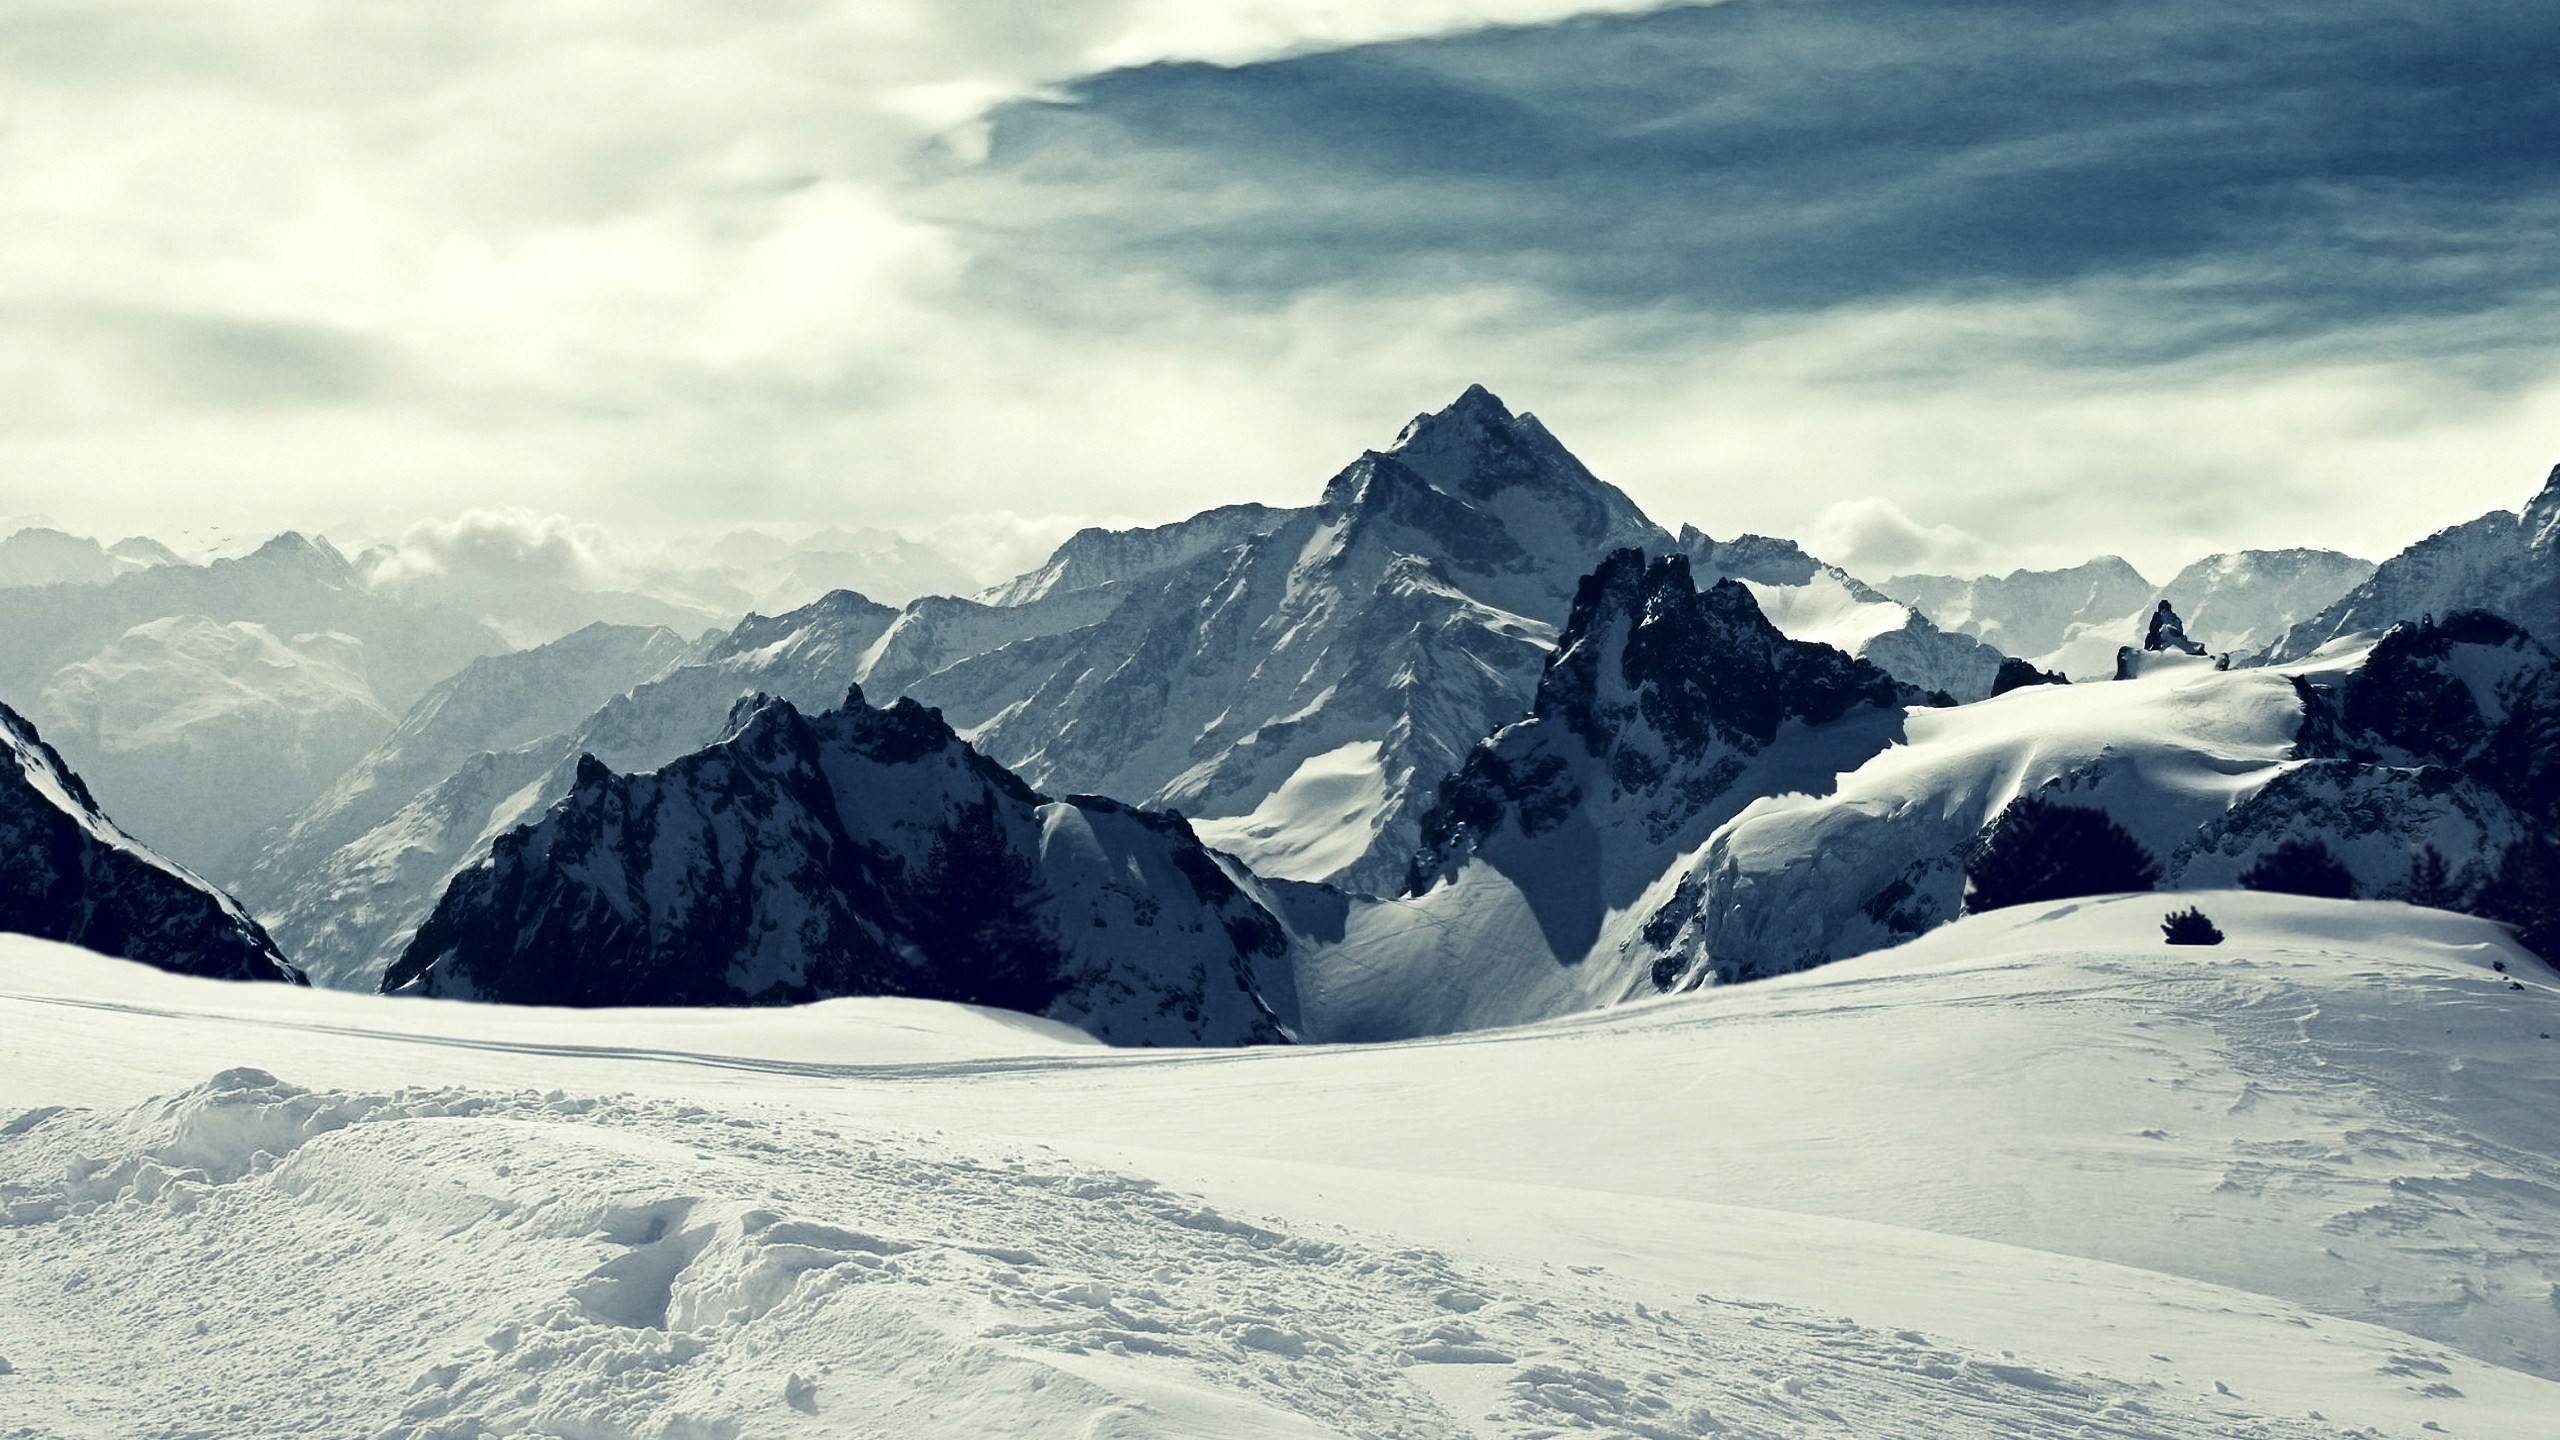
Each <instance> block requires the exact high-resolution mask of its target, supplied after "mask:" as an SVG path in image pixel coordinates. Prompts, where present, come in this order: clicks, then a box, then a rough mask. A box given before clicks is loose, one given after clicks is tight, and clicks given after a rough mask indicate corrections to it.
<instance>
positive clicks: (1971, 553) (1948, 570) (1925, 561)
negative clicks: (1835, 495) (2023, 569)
mask: <svg viewBox="0 0 2560 1440" xmlns="http://www.w3.org/2000/svg"><path fill="white" fill-rule="evenodd" d="M1802 539H1803V543H1804V545H1805V547H1806V548H1807V549H1809V550H1811V551H1812V552H1813V553H1814V554H1815V555H1818V556H1820V557H1821V558H1823V559H1824V560H1827V561H1829V562H1831V563H1832V564H1834V565H1837V566H1840V567H1841V568H1842V569H1844V570H1847V571H1848V572H1849V573H1851V574H1853V575H1857V576H1860V577H1862V578H1866V579H1871V580H1882V579H1885V578H1887V577H1890V576H1894V575H1907V574H1910V573H1912V572H1914V571H1928V572H1931V573H1934V574H1953V575H1962V576H1967V577H1970V576H1972V575H1975V574H1977V573H1979V572H1980V571H1981V568H1982V567H1983V565H1984V564H1985V563H1986V562H1987V561H1988V558H1989V556H1990V555H1991V553H1992V552H1991V546H1990V544H1989V543H1988V542H1986V541H1984V540H1983V538H1982V537H1981V536H1979V535H1974V534H1970V533H1968V532H1966V531H1963V530H1959V529H1957V528H1956V527H1955V526H1953V525H1923V524H1921V523H1920V522H1919V521H1917V520H1914V519H1912V518H1911V517H1910V516H1908V515H1906V514H1904V513H1903V512H1902V507H1901V506H1899V505H1896V504H1894V503H1893V502H1892V501H1890V500H1887V499H1886V498H1884V497H1883V496H1881V495H1864V496H1860V497H1859V498H1857V499H1855V500H1834V501H1833V502H1831V503H1830V504H1828V505H1825V506H1823V507H1822V509H1821V511H1820V512H1819V513H1817V514H1816V515H1815V516H1814V517H1813V522H1812V523H1811V524H1809V525H1807V526H1806V527H1805V531H1804V535H1803V537H1802Z"/></svg>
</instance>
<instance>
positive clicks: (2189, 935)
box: [2160, 907, 2222, 945]
mask: <svg viewBox="0 0 2560 1440" xmlns="http://www.w3.org/2000/svg"><path fill="white" fill-rule="evenodd" d="M2160 933H2161V934H2163V935H2165V936H2167V937H2169V943H2170V944H2172V945H2219V944H2221V943H2222V931H2221V930H2219V929H2217V928H2215V926H2214V923H2213V922H2212V921H2211V920H2209V919H2207V918H2205V913H2204V912H2203V911H2202V910H2198V909H2195V908H2193V907H2189V908H2187V909H2185V910H2172V911H2170V912H2169V918H2167V919H2166V920H2163V921H2161V922H2160Z"/></svg>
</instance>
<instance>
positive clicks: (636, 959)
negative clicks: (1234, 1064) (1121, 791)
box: [383, 690, 1288, 1044]
mask: <svg viewBox="0 0 2560 1440" xmlns="http://www.w3.org/2000/svg"><path fill="white" fill-rule="evenodd" d="M1287 951H1288V944H1287V938H1286V935H1285V933H1284V932H1283V931H1282V929H1281V927H1280V925H1279V924H1278V923H1277V922H1276V921H1275V920H1274V919H1273V918H1272V916H1271V915H1270V914H1268V913H1267V912H1265V911H1264V910H1262V909H1261V908H1260V907H1259V906H1257V905H1255V904H1254V903H1253V901H1252V900H1250V899H1249V898H1247V896H1246V895H1245V894H1244V892H1242V891H1241V890H1239V889H1238V888H1237V886H1236V884H1235V883H1234V882H1233V881H1232V880H1231V879H1230V878H1229V877H1228V876H1227V874H1226V873H1225V872H1224V871H1223V870H1222V869H1221V868H1220V867H1219V864H1218V862H1217V861H1216V860H1215V859H1214V858H1213V857H1212V856H1211V854H1210V852H1209V851H1208V850H1206V849H1205V848H1203V847H1202V846H1201V845H1200V844H1199V842H1198V841H1197V840H1196V839H1195V838H1193V836H1192V834H1191V832H1190V829H1189V827H1188V826H1186V825H1185V824H1184V823H1183V822H1182V821H1181V819H1180V818H1179V817H1174V816H1163V815H1155V814H1150V813H1148V812H1145V811H1140V810H1135V809H1131V808H1130V807H1128V806H1124V805H1120V804H1118V803H1115V802H1112V801H1108V800H1101V799H1097V798H1092V797H1079V798H1074V799H1069V800H1064V801H1055V800H1050V799H1048V798H1047V797H1044V796H1041V795H1038V794H1036V793H1034V792H1033V791H1032V790H1031V789H1030V788H1029V787H1028V786H1025V785H1024V784H1022V782H1021V781H1019V780H1017V779H1016V778H1014V776H1013V775H1012V774H1011V773H1009V772H1007V771H1006V770H1005V769H1004V768H1003V767H1001V766H999V765H997V764H995V763H994V762H992V761H990V760H987V759H986V758H984V757H983V756H981V755H979V754H978V753H977V752H976V751H975V750H973V749H971V748H970V747H969V745H968V744H967V743H966V742H964V741H962V740H961V739H959V737H957V736H956V735H954V734H953V733H952V732H951V729H950V727H949V726H947V725H945V724H944V723H943V722H942V719H941V717H940V716H939V715H937V714H935V713H934V712H933V711H931V710H929V709H926V708H925V707H923V706H921V705H918V704H916V703H915V702H914V701H912V700H900V701H899V702H898V703H897V704H895V705H894V706H892V707H890V708H889V709H886V710H880V709H874V708H872V707H871V706H868V705H866V704H864V703H863V701H862V696H861V692H860V691H859V690H856V691H854V692H853V693H851V694H850V695H848V696H847V697H846V700H845V703H844V704H843V706H842V707H841V708H838V709H835V710H831V711H827V712H825V713H823V714H818V715H804V714H802V713H801V711H800V710H799V709H798V708H796V707H795V706H793V705H792V704H791V703H790V702H789V701H787V700H777V699H771V698H767V697H757V698H755V699H751V700H747V701H742V702H740V704H739V707H738V709H737V712H736V713H735V714H734V715H733V717H732V720H731V729H730V733H729V734H728V735H726V736H725V737H723V738H722V739H721V740H720V741H719V742H718V743H716V744H714V745H712V746H710V747H708V748H707V749H704V750H701V751H699V752H696V753H694V754H692V755H688V756H686V757H684V758H682V759H680V760H677V761H676V762H674V763H673V764H670V765H668V766H666V767H665V768H663V769H661V770H658V771H655V772H653V773H648V774H640V775H621V774H616V773H614V772H613V771H611V770H609V769H607V768H606V767H605V766H604V765H603V764H602V763H601V762H599V761H597V760H595V759H594V758H593V757H584V758H582V759H581V760H580V762H579V765H578V770H577V776H576V782H575V785H574V787H573V788H572V790H571V791H570V793H569V795H568V796H567V797H566V798H565V799H564V800H563V801H562V802H561V803H560V804H559V805H558V806H557V807H555V808H554V809H553V810H552V811H551V812H550V813H549V814H547V815H545V816H544V817H543V818H541V819H540V820H538V821H536V822H534V823H533V824H531V825H528V826H525V827H523V828H521V829H518V830H514V831H511V832H509V833H507V834H505V835H502V836H500V837H499V838H498V840H497V841H496V843H495V845H494V846H493V847H492V848H491V850H490V853H489V855H488V856H487V857H486V858H485V859H483V860H481V861H480V862H478V863H476V864H474V865H473V866H472V867H471V868H469V869H467V870H465V871H463V872H462V873H461V874H460V875H459V876H457V877H456V878H455V880H454V882H453V884H452V886H451V888H449V889H448V890H447V891H446V892H445V895H444V898H443V899H442V900H441V901H440V902H439V903H438V904H437V906H436V909H435V913H434V914H433V915H432V916H431V917H430V918H429V919H428V921H427V922H426V924H425V925H424V926H422V927H421V928H420V929H419V930H418V933H417V938H416V939H415V940H414V941H413V942H412V943H411V944H410V946H409V948H408V950H407V952H406V953H405V954H403V955H402V957H401V959H400V961H399V963H398V964H396V965H395V966H393V967H392V968H391V970H390V971H389V973H388V974H386V975H385V976H384V979H383V986H384V988H385V989H386V990H403V989H407V990H413V991H416V992H417V993H422V994H429V995H442V996H456V997H462V998H468V999H483V1000H499V1001H511V1002H517V1003H526V1004H570V1005H617V1004H619V1005H629V1004H650V1005H665V1004H690V1005H705V1004H788V1003H795V1002H801V1001H808V1000H817V999H823V998H826V997H829V996H835V995H908V996H918V997H923V998H928V999H944V1000H959V1001H965V1002H968V1003H971V1004H980V1005H995V1006H1001V1007H1004V1008H1007V1009H1012V1010H1020V1011H1025V1012H1028V1013H1032V1014H1042V1015H1047V1016H1049V1017H1051V1018H1053V1019H1059V1020H1065V1021H1069V1022H1071V1023H1073V1024H1076V1025H1079V1026H1081V1027H1083V1028H1084V1029H1086V1030H1088V1031H1090V1032H1092V1033H1093V1034H1095V1035H1098V1036H1101V1037H1103V1038H1105V1039H1109V1040H1114V1041H1118V1042H1121V1043H1133V1044H1144V1043H1158V1044H1163V1043H1174V1044H1200V1043H1209V1044H1241V1043H1246V1042H1249V1041H1253V1040H1266V1039H1278V1038H1280V1037H1279V1032H1278V1030H1277V1029H1276V1027H1275V1026H1274V1024H1273V1021H1272V1019H1271V1016H1270V1013H1269V1011H1268V1008H1267V1007H1266V1006H1265V1005H1264V1004H1263V1003H1262V1001H1261V1000H1260V999H1259V988H1260V986H1261V985H1262V984H1263V983H1264V977H1263V976H1261V975H1259V974H1258V973H1257V970H1258V968H1259V967H1266V966H1267V967H1273V968H1274V969H1275V970H1280V969H1281V968H1282V967H1284V966H1285V961H1286V958H1287Z"/></svg>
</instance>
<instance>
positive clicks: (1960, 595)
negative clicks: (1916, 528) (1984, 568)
mask: <svg viewBox="0 0 2560 1440" xmlns="http://www.w3.org/2000/svg"><path fill="white" fill-rule="evenodd" d="M1878 588H1880V589H1882V590H1883V591H1884V593H1886V594H1887V595H1890V596H1892V597H1894V598H1895V599H1897V600H1900V601H1903V602H1904V603H1906V604H1909V605H1912V606H1915V607H1917V608H1918V609H1919V610H1920V611H1921V612H1922V613H1923V614H1925V615H1927V616H1928V617H1929V618H1930V619H1932V620H1935V621H1937V622H1938V623H1939V624H1941V625H1944V626H1946V627H1947V628H1949V629H1951V630H1960V631H1962V632H1964V633H1965V634H1967V635H1971V636H1973V637H1975V638H1976V639H1979V640H1983V641H1987V642H1989V643H1990V644H1993V645H1996V646H1998V647H1999V648H2000V649H2002V650H2004V651H2006V652H2008V653H2009V654H2011V655H2015V656H2017V657H2019V658H2020V659H2023V660H2034V661H2036V662H2037V663H2038V664H2039V665H2043V664H2046V663H2047V662H2045V661H2044V660H2043V659H2042V658H2040V657H2044V656H2048V655H2051V654H2052V653H2053V652H2054V651H2056V650H2059V649H2061V648H2062V647H2063V645H2064V644H2065V643H2066V642H2068V641H2069V640H2070V639H2071V638H2072V635H2073V632H2074V630H2075V629H2076V628H2089V627H2096V628H2103V629H2105V630H2107V631H2108V632H2109V633H2111V634H2112V633H2114V632H2115V631H2116V630H2117V629H2119V628H2120V627H2119V626H2118V625H2117V622H2118V621H2120V620H2122V619H2123V618H2124V617H2125V616H2127V615H2132V614H2135V613H2136V612H2139V611H2147V610H2149V609H2150V607H2151V602H2152V600H2153V599H2154V598H2156V596H2157V593H2158V592H2157V590H2156V588H2155V587H2154V586H2153V585H2152V583H2151V582H2150V581H2149V580H2146V579H2144V578H2143V576H2142V572H2141V571H2139V570H2136V569H2134V568H2133V567H2132V566H2131V565H2129V564H2127V563H2125V562H2124V561H2123V560H2121V559H2118V558H2117V557H2115V556H2113V555H2103V556H2100V557H2099V558H2097V559H2095V560H2089V561H2085V562H2083V563H2081V564H2078V565H2074V566H2071V567H2069V568H2067V569H2061V570H2012V571H2010V572H2009V573H2008V574H2006V575H1982V576H1977V577H1975V578H1973V579H1971V580H1962V579H1958V578H1956V577H1955V576H1952V575H1896V576H1894V577H1893V578H1891V579H1889V580H1886V581H1885V582H1883V584H1882V585H1881V586H1879V587H1878ZM2127 638H2132V637H2124V636H2118V638H2116V639H2114V640H2112V641H2110V642H2109V643H2108V649H2107V658H2108V659H2110V660H2112V659H2113V658H2114V656H2115V650H2114V647H2115V646H2116V645H2121V644H2124V643H2125V641H2126V639H2127ZM2066 673H2068V672H2066ZM2084 673H2086V672H2084ZM2096 673H2098V674H2104V673H2106V668H2105V666H2103V665H2101V666H2100V667H2099V668H2098V670H2097V672H2096Z"/></svg>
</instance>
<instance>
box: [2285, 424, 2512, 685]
mask: <svg viewBox="0 0 2560 1440" xmlns="http://www.w3.org/2000/svg"><path fill="white" fill-rule="evenodd" d="M2473 608H2477V609H2483V610H2494V611H2496V612H2497V613H2498V614H2500V615H2504V616H2505V617H2507V618H2508V619H2510V620H2513V621H2515V622H2516V623H2517V624H2519V625H2522V626H2523V627H2524V628H2525V629H2527V630H2529V631H2531V632H2532V633H2533V634H2534V635H2536V636H2537V637H2543V638H2546V639H2552V638H2554V637H2560V466H2555V467H2554V468H2553V469H2552V472H2551V474H2550V476H2549V477H2548V478H2547V479H2545V480H2544V481H2543V485H2542V489H2541V490H2540V492H2538V493H2537V494H2536V495H2535V496H2534V497H2533V499H2532V500H2531V501H2529V502H2527V504H2526V505H2525V507H2524V509H2523V511H2522V512H2521V513H2511V512H2509V511H2505V510H2492V511H2490V512H2489V513H2488V514H2486V515H2483V516H2481V517H2480V518H2479V519H2477V520H2470V521H2466V522H2464V523H2463V524H2460V525H2456V526H2453V527H2451V528H2449V529H2445V530H2440V531H2438V532H2436V533H2435V534H2433V535H2430V536H2428V537H2427V538H2426V539H2424V540H2421V541H2419V542H2418V543H2417V544H2415V545H2412V546H2410V547H2409V548H2408V549H2406V550H2403V551H2401V552H2400V553H2399V554H2397V555H2394V556H2392V557H2391V558H2390V559H2388V560H2385V561H2383V562H2382V564H2381V565H2380V566H2378V567H2377V568H2376V569H2375V570H2374V572H2373V574H2372V575H2371V576H2369V577H2367V578H2366V579H2365V581H2364V582H2363V583H2362V584H2359V585H2357V586H2356V587H2355V588H2354V589H2352V590H2349V591H2348V592H2347V593H2346V594H2345V595H2343V596H2341V597H2340V598H2339V599H2338V600H2337V601H2336V602H2335V603H2334V604H2331V605H2330V606H2328V607H2327V608H2326V609H2324V610H2321V611H2320V612H2319V613H2318V614H2316V615H2313V616H2311V617H2309V618H2308V619H2305V620H2304V621H2302V622H2301V623H2300V624H2298V625H2295V626H2293V627H2292V628H2291V629H2289V630H2287V631H2286V632H2285V633H2284V634H2283V636H2282V638H2280V639H2278V640H2277V641H2276V642H2275V643H2274V644H2273V645H2272V646H2271V647H2269V648H2268V650H2267V652H2266V654H2267V658H2268V659H2270V660H2274V661H2285V660H2294V659H2299V658H2301V657H2302V656H2305V655H2308V654H2310V653H2312V652H2313V651H2315V650H2318V649H2319V648H2320V647H2321V646H2323V645H2326V644H2328V643H2329V642H2331V641H2332V640H2336V639H2338V638H2339V637H2341V636H2346V635H2355V634H2374V635H2378V634H2380V633H2381V632H2383V631H2385V630H2388V629H2389V628H2391V627H2392V626H2393V625H2396V624H2400V623H2402V622H2404V621H2415V620H2423V619H2425V618H2426V617H2427V616H2430V615H2447V614H2451V613H2452V612H2454V611H2456V610H2464V609H2473Z"/></svg>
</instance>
